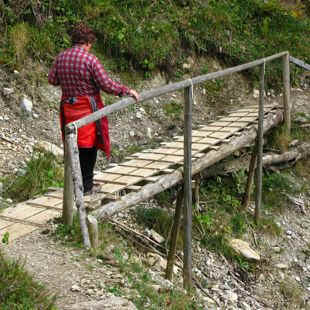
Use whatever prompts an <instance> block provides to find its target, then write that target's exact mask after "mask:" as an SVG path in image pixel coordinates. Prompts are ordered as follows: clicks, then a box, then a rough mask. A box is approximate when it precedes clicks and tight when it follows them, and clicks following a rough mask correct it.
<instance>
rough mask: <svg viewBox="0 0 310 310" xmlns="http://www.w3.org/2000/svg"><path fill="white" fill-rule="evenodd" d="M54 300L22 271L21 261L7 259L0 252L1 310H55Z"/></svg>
mask: <svg viewBox="0 0 310 310" xmlns="http://www.w3.org/2000/svg"><path fill="white" fill-rule="evenodd" d="M54 300H55V298H54V297H52V296H51V295H50V294H49V293H48V291H47V290H46V289H45V288H44V287H43V286H42V285H40V284H38V283H37V282H35V281H34V280H33V278H32V277H31V276H30V275H29V274H28V273H27V272H26V271H25V270H24V264H23V263H22V262H21V261H12V260H9V259H7V258H6V257H5V256H4V254H3V253H2V251H1V250H0V305H1V310H30V309H31V310H33V309H42V310H53V309H54V310H55V309H56V307H55V306H54Z"/></svg>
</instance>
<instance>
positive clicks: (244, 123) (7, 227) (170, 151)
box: [0, 104, 280, 241]
mask: <svg viewBox="0 0 310 310" xmlns="http://www.w3.org/2000/svg"><path fill="white" fill-rule="evenodd" d="M278 108H280V107H279V106H276V105H271V104H268V105H265V107H264V110H265V117H266V116H267V115H269V114H270V113H273V112H274V111H276V110H277V109H278ZM257 120H258V106H256V105H255V106H254V105H253V106H247V107H244V108H241V109H239V110H237V111H234V112H231V113H230V114H228V115H227V116H225V117H221V118H219V119H218V120H217V121H214V122H212V123H210V124H208V125H205V126H200V127H199V128H197V129H195V130H193V131H192V156H193V161H194V160H195V159H197V158H200V157H202V156H204V155H205V154H206V153H208V151H210V150H217V148H218V146H219V145H221V144H223V143H229V142H230V138H231V137H233V136H236V135H241V134H242V133H244V132H246V130H247V128H249V127H251V126H253V125H255V124H257ZM183 152H184V151H183V136H176V137H174V140H173V141H172V142H164V143H162V145H161V146H160V147H159V148H156V149H149V150H145V151H143V152H139V153H135V154H133V155H131V156H129V157H128V158H127V159H126V161H125V162H122V163H120V164H118V165H115V166H114V167H110V168H107V169H106V170H104V171H102V172H96V174H95V178H94V180H95V183H97V184H99V189H100V190H99V192H98V193H97V194H96V195H93V196H86V197H85V204H86V207H87V208H88V209H92V210H93V209H95V208H97V207H99V206H100V205H102V203H103V201H111V200H116V199H119V198H120V197H121V196H122V195H125V194H126V193H128V192H131V191H139V190H140V189H141V188H142V187H143V186H144V185H146V184H149V183H151V182H155V181H157V180H158V179H159V178H161V177H163V176H164V175H166V174H168V173H171V172H173V171H174V170H175V169H177V168H179V167H180V166H182V165H183ZM61 211H62V189H55V190H53V191H50V192H48V193H46V194H45V195H43V196H41V197H38V198H35V199H31V200H28V201H25V202H22V203H19V204H17V205H16V206H14V207H9V208H6V209H4V210H3V211H2V212H1V213H0V239H1V238H2V237H3V235H4V234H5V233H8V234H9V240H10V241H12V240H14V239H16V238H19V237H21V236H23V235H25V234H28V233H30V232H32V231H34V230H36V229H38V228H41V227H44V225H45V224H46V223H47V222H48V221H49V220H50V219H52V218H54V217H57V216H60V215H61ZM0 241H1V240H0Z"/></svg>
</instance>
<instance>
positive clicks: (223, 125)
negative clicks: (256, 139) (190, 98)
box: [208, 121, 231, 127]
mask: <svg viewBox="0 0 310 310" xmlns="http://www.w3.org/2000/svg"><path fill="white" fill-rule="evenodd" d="M229 124H231V122H221V121H217V122H214V123H211V124H208V127H209V126H210V127H226V126H229Z"/></svg>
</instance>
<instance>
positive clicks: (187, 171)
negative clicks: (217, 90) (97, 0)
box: [183, 84, 194, 290]
mask: <svg viewBox="0 0 310 310" xmlns="http://www.w3.org/2000/svg"><path fill="white" fill-rule="evenodd" d="M193 91H194V89H193V84H192V85H191V86H189V87H187V88H185V90H184V99H185V108H184V265H183V286H184V288H185V289H187V290H190V289H191V288H192V105H193Z"/></svg>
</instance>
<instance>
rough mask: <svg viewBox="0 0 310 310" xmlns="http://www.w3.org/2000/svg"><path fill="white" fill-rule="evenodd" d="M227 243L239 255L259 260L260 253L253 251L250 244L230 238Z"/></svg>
mask: <svg viewBox="0 0 310 310" xmlns="http://www.w3.org/2000/svg"><path fill="white" fill-rule="evenodd" d="M229 245H230V246H231V247H232V248H233V249H234V250H235V251H236V252H237V253H239V254H240V255H242V256H244V257H245V258H247V259H250V260H256V261H259V260H260V255H259V254H258V253H257V252H255V251H254V250H253V249H252V248H251V247H250V245H249V244H248V243H247V242H245V241H243V240H240V239H231V240H230V241H229Z"/></svg>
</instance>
